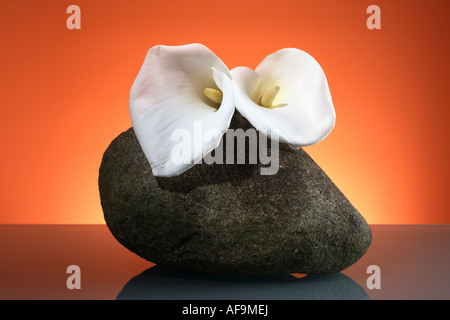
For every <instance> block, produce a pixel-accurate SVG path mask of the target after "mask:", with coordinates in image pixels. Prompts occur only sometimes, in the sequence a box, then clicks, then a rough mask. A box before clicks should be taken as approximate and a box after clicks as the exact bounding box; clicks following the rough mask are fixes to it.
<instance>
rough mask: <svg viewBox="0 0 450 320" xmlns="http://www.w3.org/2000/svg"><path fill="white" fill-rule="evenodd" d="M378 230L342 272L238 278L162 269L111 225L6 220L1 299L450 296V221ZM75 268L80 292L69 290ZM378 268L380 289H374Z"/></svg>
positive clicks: (1, 232)
mask: <svg viewBox="0 0 450 320" xmlns="http://www.w3.org/2000/svg"><path fill="white" fill-rule="evenodd" d="M371 229H372V233H373V242H372V245H371V246H370V248H369V250H368V251H367V253H366V254H365V255H364V256H363V257H362V258H361V259H360V260H359V261H358V262H357V263H355V264H354V265H352V266H351V267H349V268H348V269H346V270H344V271H342V272H341V273H337V274H331V275H307V276H304V275H298V274H293V275H288V274H287V275H270V276H252V277H232V276H211V275H203V274H196V273H187V272H181V271H177V270H171V269H167V268H163V267H160V266H155V265H154V264H153V263H151V262H148V261H146V260H144V259H141V258H139V257H138V256H136V255H135V254H133V253H131V252H130V251H128V250H127V249H125V248H124V247H122V246H121V245H120V244H119V243H118V242H117V241H116V240H115V239H114V237H113V236H112V235H111V233H110V232H109V230H108V229H107V227H106V226H104V225H0V257H1V258H0V259H1V260H0V261H1V263H0V299H3V300H5V299H159V300H164V299H169V300H172V299H175V300H185V299H188V300H190V299H194V300H195V299H208V300H215V299H221V300H229V299H234V300H236V299H238V300H239V299H245V300H265V299H267V300H298V299H327V300H328V299H372V300H377V299H446V300H447V299H450V289H449V288H450V286H449V285H450V275H449V267H450V255H449V244H450V226H449V225H372V226H371ZM70 265H77V266H79V267H80V270H81V273H80V283H81V288H80V289H72V290H70V289H68V288H67V284H66V282H67V279H68V278H69V277H70V276H71V274H70V273H67V272H66V271H67V267H68V266H70ZM371 265H376V266H378V267H379V270H380V273H379V275H380V276H379V278H378V280H379V282H378V283H379V284H380V289H376V288H375V289H369V288H368V286H367V282H368V279H369V284H370V283H373V282H371V278H370V277H371V276H373V274H372V273H367V271H368V267H369V266H371ZM369 270H370V269H369Z"/></svg>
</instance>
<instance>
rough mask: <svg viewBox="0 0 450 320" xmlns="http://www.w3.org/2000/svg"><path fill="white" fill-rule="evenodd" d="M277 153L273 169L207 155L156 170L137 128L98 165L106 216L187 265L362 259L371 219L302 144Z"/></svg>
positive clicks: (335, 264) (315, 264)
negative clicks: (183, 166) (178, 170)
mask: <svg viewBox="0 0 450 320" xmlns="http://www.w3.org/2000/svg"><path fill="white" fill-rule="evenodd" d="M242 121H243V120H242V119H237V118H236V117H235V118H234V119H233V122H232V127H233V125H235V126H236V125H237V126H238V127H243V125H242V123H240V122H242ZM244 130H245V128H244ZM279 161H280V168H279V171H278V173H277V174H275V175H261V174H260V168H261V166H262V165H261V164H245V165H237V164H234V165H220V164H213V165H208V164H206V163H202V164H197V165H195V166H194V167H193V168H192V169H190V170H188V171H186V172H185V173H183V174H181V175H180V176H177V177H173V178H160V177H156V178H155V177H154V176H153V175H152V171H151V168H150V165H149V163H148V161H147V159H146V157H145V155H144V153H143V151H142V149H141V147H140V145H139V142H138V140H137V139H136V136H135V134H134V131H133V129H132V128H130V129H129V130H127V131H126V132H124V133H122V134H120V135H119V136H118V137H117V138H116V139H114V141H113V142H112V143H111V144H110V146H109V147H108V148H107V150H106V151H105V153H104V155H103V159H102V163H101V166H100V172H99V190H100V197H101V204H102V208H103V212H104V217H105V221H106V223H107V226H108V227H109V229H110V231H111V233H112V234H113V235H114V237H115V238H116V239H117V240H118V241H119V242H120V243H121V244H122V245H124V246H125V247H126V248H128V249H129V250H130V251H132V252H134V253H136V254H137V255H139V256H141V257H143V258H145V259H147V260H149V261H152V262H154V263H156V264H158V265H161V266H166V267H170V268H175V269H179V270H184V271H195V272H203V273H211V274H230V275H232V274H236V275H237V274H240V275H242V274H276V273H307V274H323V273H335V272H339V271H342V270H344V269H346V268H347V267H349V266H350V265H352V264H353V263H355V262H356V261H358V260H359V259H360V258H361V257H362V256H363V254H364V253H365V252H366V250H367V249H368V247H369V245H370V243H371V241H372V235H371V231H370V228H369V225H368V224H367V223H366V221H365V220H364V218H363V217H362V216H361V215H360V214H359V212H358V211H357V210H356V209H355V208H354V207H353V206H352V204H351V203H350V202H349V201H348V200H347V198H346V197H345V196H344V195H343V194H342V193H341V192H340V191H339V189H338V188H337V187H336V186H335V185H334V184H333V182H332V181H331V180H330V179H329V178H328V176H327V175H326V174H325V173H324V172H323V171H322V170H321V169H320V167H319V166H318V165H317V164H316V163H315V162H314V161H313V160H312V159H311V158H310V157H309V156H308V154H307V153H306V152H305V151H304V150H302V149H299V150H291V149H290V148H288V147H287V146H284V145H280V149H279Z"/></svg>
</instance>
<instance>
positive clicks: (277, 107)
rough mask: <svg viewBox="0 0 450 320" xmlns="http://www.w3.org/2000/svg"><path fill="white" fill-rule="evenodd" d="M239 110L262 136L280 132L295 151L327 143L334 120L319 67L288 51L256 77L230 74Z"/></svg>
mask: <svg viewBox="0 0 450 320" xmlns="http://www.w3.org/2000/svg"><path fill="white" fill-rule="evenodd" d="M231 75H232V77H233V82H234V89H235V102H236V109H237V110H238V111H239V113H241V115H242V116H244V117H245V118H247V120H248V121H250V123H251V124H252V125H253V126H254V127H255V128H256V129H257V130H259V131H260V132H262V133H264V134H265V135H267V136H271V132H277V133H278V135H279V140H280V141H281V142H285V143H288V144H289V145H290V146H291V147H292V148H295V149H296V148H300V147H303V146H308V145H312V144H315V143H318V142H320V141H321V140H323V139H324V138H325V137H326V136H327V135H328V134H329V133H330V132H331V130H333V128H334V123H335V119H336V114H335V111H334V107H333V103H332V101H331V94H330V90H329V88H328V83H327V79H326V77H325V73H324V72H323V70H322V68H321V67H320V65H319V64H318V63H317V61H316V60H314V58H313V57H311V56H310V55H309V54H307V53H306V52H304V51H301V50H298V49H293V48H286V49H281V50H279V51H277V52H275V53H273V54H271V55H269V56H267V57H266V58H265V59H264V60H263V61H262V62H261V63H260V64H259V65H258V67H257V68H256V70H255V71H253V70H251V69H249V68H246V67H238V68H235V69H233V70H231Z"/></svg>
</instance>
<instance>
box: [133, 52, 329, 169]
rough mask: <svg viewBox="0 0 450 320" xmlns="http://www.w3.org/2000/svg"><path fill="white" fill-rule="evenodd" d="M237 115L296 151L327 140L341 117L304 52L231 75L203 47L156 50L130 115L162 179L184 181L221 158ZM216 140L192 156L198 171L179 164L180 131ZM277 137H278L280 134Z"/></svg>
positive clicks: (271, 57)
mask: <svg viewBox="0 0 450 320" xmlns="http://www.w3.org/2000/svg"><path fill="white" fill-rule="evenodd" d="M235 108H236V109H237V110H238V111H239V113H240V114H241V115H242V116H244V117H245V118H246V119H247V120H248V121H249V122H250V123H251V124H252V125H253V126H254V127H255V128H256V129H257V130H258V131H260V133H262V134H264V135H266V136H267V137H269V138H272V139H274V138H276V139H279V141H281V142H284V143H287V144H289V145H290V146H291V147H292V148H295V149H297V148H300V147H303V146H308V145H312V144H315V143H318V142H320V141H321V140H323V139H324V138H325V137H326V136H327V135H328V134H329V133H330V132H331V130H333V128H334V123H335V119H336V114H335V111H334V107H333V103H332V100H331V95H330V90H329V88H328V83H327V79H326V77H325V74H324V72H323V70H322V68H321V67H320V65H319V64H318V63H317V61H316V60H315V59H314V58H313V57H311V56H310V55H309V54H307V53H306V52H304V51H301V50H298V49H293V48H286V49H281V50H279V51H277V52H275V53H273V54H271V55H269V56H267V57H266V58H265V59H264V60H263V61H262V62H261V63H260V64H259V65H258V67H257V68H256V70H251V69H249V68H246V67H237V68H234V69H232V70H231V71H230V70H229V69H228V68H227V67H226V65H225V64H224V63H223V62H222V61H221V60H220V59H219V58H218V57H217V56H216V55H215V54H214V53H213V52H212V51H211V50H210V49H208V48H207V47H205V46H203V45H201V44H188V45H183V46H163V45H160V46H156V47H153V48H151V49H150V50H149V52H148V53H147V56H146V58H145V60H144V63H143V65H142V68H141V70H140V71H139V74H138V76H137V77H136V80H135V81H134V83H133V85H132V87H131V93H130V115H131V121H132V124H133V128H134V131H135V134H136V137H137V139H138V141H139V143H140V145H141V147H142V149H143V151H144V153H145V155H146V157H147V159H148V161H149V163H150V165H151V167H152V171H153V174H154V175H155V176H176V175H179V174H181V173H183V172H185V171H186V170H188V169H189V168H191V167H192V166H193V165H194V164H196V163H198V162H200V161H201V160H202V158H203V157H204V156H205V155H206V154H208V153H209V152H211V151H212V150H214V149H215V148H216V147H217V146H218V145H219V143H220V139H221V137H222V136H223V134H224V133H225V132H226V131H227V130H228V128H229V125H230V121H231V118H232V116H233V114H234V111H235ZM199 122H200V123H201V124H202V128H203V129H204V130H205V131H207V132H208V135H207V137H208V138H205V139H203V140H202V146H196V147H195V148H192V153H191V159H192V161H191V162H190V163H181V164H180V163H174V162H173V161H171V152H172V149H173V148H174V147H175V141H173V139H172V133H173V132H174V130H177V129H183V130H188V131H189V132H194V126H195V123H199ZM273 133H276V134H273Z"/></svg>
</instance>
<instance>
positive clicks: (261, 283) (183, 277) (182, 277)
mask: <svg viewBox="0 0 450 320" xmlns="http://www.w3.org/2000/svg"><path fill="white" fill-rule="evenodd" d="M117 299H118V300H147V299H148V300H153V299H154V300H335V299H337V300H368V299H369V296H368V295H367V293H366V292H365V291H364V289H363V288H362V287H361V286H360V285H359V284H357V283H356V282H355V281H353V280H352V279H350V278H349V277H347V276H345V275H343V274H342V273H334V274H327V275H307V276H305V277H303V278H297V277H294V276H292V275H290V274H282V275H267V276H245V277H244V276H222V275H221V276H218V275H205V274H199V273H190V272H184V271H178V270H173V269H168V268H165V267H161V266H154V267H152V268H149V269H147V270H145V271H144V272H142V273H141V274H139V275H137V276H135V277H134V278H132V279H131V280H130V281H128V283H127V284H125V286H124V287H123V288H122V290H121V291H120V293H119V294H118V295H117Z"/></svg>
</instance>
